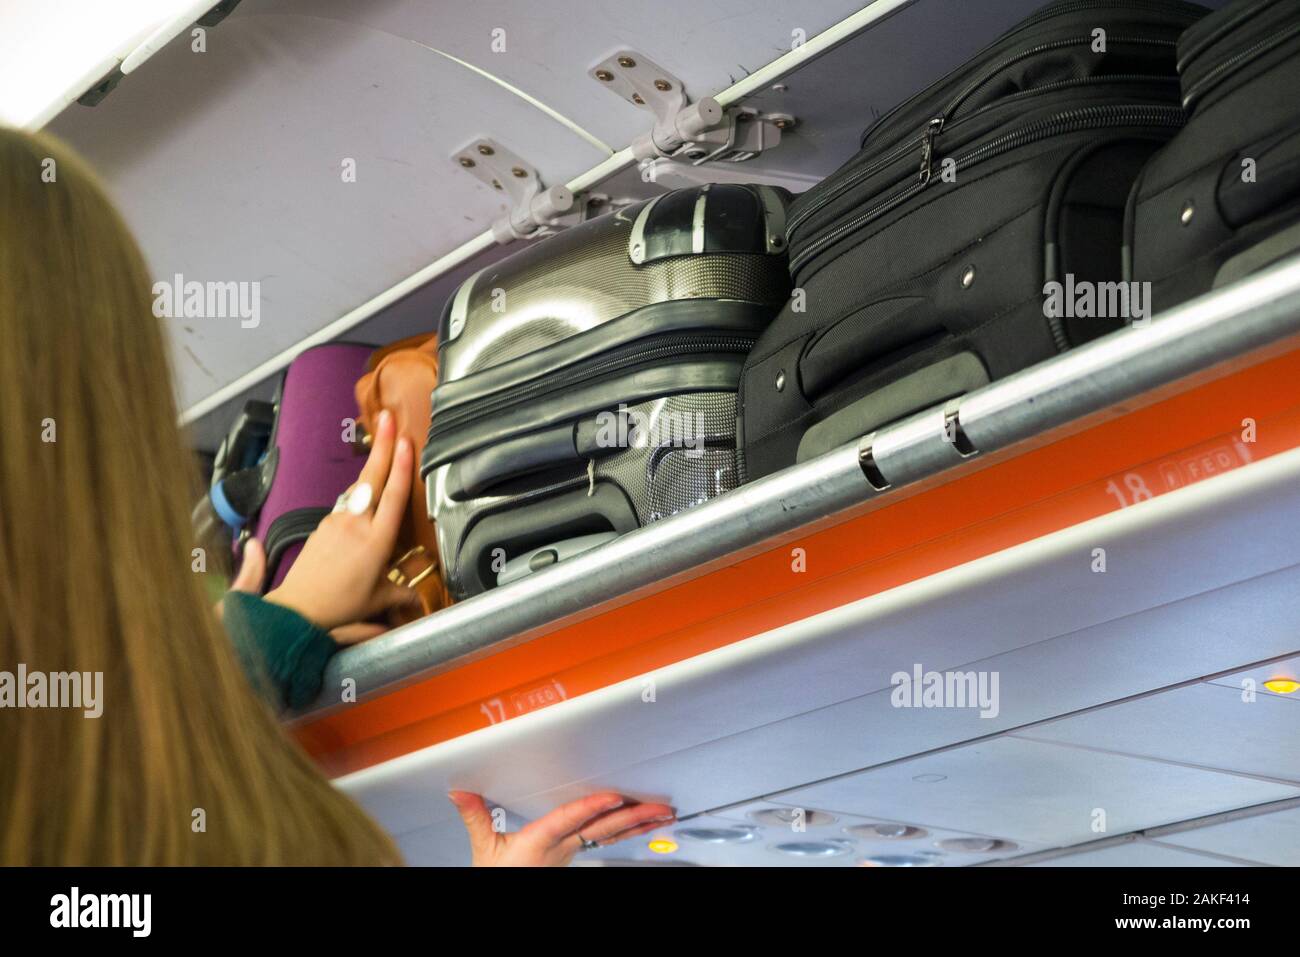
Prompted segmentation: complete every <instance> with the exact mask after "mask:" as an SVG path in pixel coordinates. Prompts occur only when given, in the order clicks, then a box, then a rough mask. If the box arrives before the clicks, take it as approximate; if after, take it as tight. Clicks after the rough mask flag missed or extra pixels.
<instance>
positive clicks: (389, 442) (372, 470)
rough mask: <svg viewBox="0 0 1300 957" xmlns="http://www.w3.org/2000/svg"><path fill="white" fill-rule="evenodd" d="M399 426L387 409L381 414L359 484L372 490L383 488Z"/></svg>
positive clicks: (391, 460) (358, 480)
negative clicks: (364, 483)
mask: <svg viewBox="0 0 1300 957" xmlns="http://www.w3.org/2000/svg"><path fill="white" fill-rule="evenodd" d="M396 431H397V426H396V425H395V424H394V423H393V414H392V413H391V412H389V411H388V410H387V409H384V410H383V411H382V412H380V413H379V424H378V425H377V427H376V429H375V435H374V442H373V443H372V444H371V446H370V457H369V458H368V459H366V464H365V466H364V467H362V469H361V477H360V478H359V479H357V484H360V483H362V482H366V483H368V484H369V485H370V487H371V488H372V489H377V488H383V487H384V479H386V478H387V477H388V470H389V468H390V467H391V465H392V462H393V445H394V435H395V433H396Z"/></svg>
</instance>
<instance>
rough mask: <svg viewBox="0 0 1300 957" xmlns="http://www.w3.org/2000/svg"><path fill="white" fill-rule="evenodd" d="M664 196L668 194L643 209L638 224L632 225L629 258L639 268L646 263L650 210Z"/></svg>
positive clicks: (639, 214) (628, 246)
mask: <svg viewBox="0 0 1300 957" xmlns="http://www.w3.org/2000/svg"><path fill="white" fill-rule="evenodd" d="M664 195H667V194H660V195H659V196H656V197H655V198H654V199H652V200H650V202H648V203H646V204H645V205H644V206H642V207H641V212H639V213H638V214H637V217H636V222H634V223H633V224H632V234H631V235H630V236H628V237H627V258H628V259H629V260H630V261H632V262H633V263H635V264H636V265H638V266H639V265H641V263H643V262H645V224H646V223H647V222H648V221H649V219H650V210H652V209H654V207H655V203H657V202H659V200H660V199H662V198H663V197H664Z"/></svg>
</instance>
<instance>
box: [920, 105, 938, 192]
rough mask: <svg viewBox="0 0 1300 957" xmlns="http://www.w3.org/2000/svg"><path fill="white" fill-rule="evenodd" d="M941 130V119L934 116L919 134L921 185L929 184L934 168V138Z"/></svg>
mask: <svg viewBox="0 0 1300 957" xmlns="http://www.w3.org/2000/svg"><path fill="white" fill-rule="evenodd" d="M942 129H943V117H942V116H936V117H935V118H934V119H932V120H931V121H930V122H929V124H928V125H927V126H926V128H925V132H924V133H922V134H921V185H922V186H926V185H928V184H929V182H930V175H931V173H932V172H933V167H934V138H935V137H936V136H938V135H939V131H940V130H942Z"/></svg>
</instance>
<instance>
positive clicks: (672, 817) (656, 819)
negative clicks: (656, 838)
mask: <svg viewBox="0 0 1300 957" xmlns="http://www.w3.org/2000/svg"><path fill="white" fill-rule="evenodd" d="M650 820H652V821H654V822H655V823H659V822H660V821H675V820H677V815H676V814H665V815H664V816H663V817H652V818H651V819H650Z"/></svg>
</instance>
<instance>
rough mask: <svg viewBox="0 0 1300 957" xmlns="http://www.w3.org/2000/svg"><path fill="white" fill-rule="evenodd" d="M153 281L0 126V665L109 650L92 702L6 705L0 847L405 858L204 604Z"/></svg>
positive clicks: (35, 139) (100, 660)
mask: <svg viewBox="0 0 1300 957" xmlns="http://www.w3.org/2000/svg"><path fill="white" fill-rule="evenodd" d="M150 289H151V283H150V281H149V278H148V273H147V271H146V269H145V264H144V260H143V258H142V256H141V254H140V252H139V249H138V248H137V246H136V244H135V242H134V241H133V239H132V238H131V235H130V233H129V232H128V230H127V228H126V226H125V225H124V223H123V221H122V219H121V218H120V217H119V215H118V213H117V212H116V210H115V209H114V208H113V206H112V204H111V203H110V202H109V201H108V199H107V198H106V196H105V193H104V191H103V189H102V188H101V187H100V185H99V183H98V181H97V180H96V178H95V176H94V175H93V174H92V173H91V172H90V170H89V169H88V168H87V167H86V166H85V165H84V164H83V163H82V162H81V160H80V159H79V158H78V157H77V156H76V155H75V154H74V153H73V152H72V151H71V150H70V149H69V148H68V147H66V146H64V145H63V144H61V143H59V142H58V141H56V140H54V139H52V138H50V137H46V136H32V135H29V134H25V133H20V132H16V131H12V130H2V129H0V407H3V409H4V427H3V429H0V670H6V671H9V672H10V673H11V674H15V673H16V670H17V668H18V666H19V665H20V664H22V665H25V666H26V669H27V670H28V672H29V673H30V672H33V671H40V672H44V673H46V674H51V673H56V672H73V671H76V672H83V673H85V672H91V673H93V672H102V673H103V691H102V715H101V716H100V717H98V718H89V717H86V716H85V715H84V714H83V711H82V710H80V709H75V708H52V707H46V708H23V709H10V708H4V709H3V710H0V723H2V725H3V727H2V729H0V769H3V770H2V771H0V864H4V865H14V864H81V865H116V864H383V863H400V857H399V855H398V852H397V850H396V848H395V846H394V845H393V843H392V841H391V839H390V838H389V837H388V836H387V835H386V834H385V833H384V832H383V831H382V830H381V829H380V828H379V827H378V826H377V825H376V824H375V823H374V822H373V821H372V820H370V819H369V818H368V817H367V816H366V815H365V813H364V812H363V811H362V810H361V809H360V808H359V807H358V806H357V805H356V804H354V803H353V802H352V801H351V800H349V799H348V798H347V797H346V796H345V795H343V794H342V793H340V792H338V791H337V790H335V789H334V788H333V787H331V786H330V785H329V783H328V782H327V781H326V780H325V779H324V778H323V777H322V776H321V775H320V773H319V772H318V771H317V770H316V769H315V767H314V766H313V765H312V764H311V763H310V761H309V760H308V759H307V757H306V756H305V755H304V754H303V753H302V752H301V751H300V750H299V749H298V748H297V746H296V745H294V744H293V743H291V742H290V741H289V739H288V738H287V737H286V736H285V734H284V733H283V731H282V730H281V728H280V727H279V725H278V723H277V722H276V720H275V717H274V715H273V714H272V713H271V711H270V710H269V708H267V707H266V706H265V705H264V704H263V703H262V702H261V701H260V700H259V699H258V698H256V697H255V696H254V694H253V692H252V690H251V688H250V685H249V683H248V681H247V680H246V679H245V677H244V675H243V674H242V673H241V671H240V667H239V664H238V662H237V659H236V656H235V654H234V652H233V650H232V648H231V645H230V642H229V640H228V638H227V636H226V635H225V634H224V633H222V631H221V628H220V625H219V624H218V623H217V622H216V620H215V618H214V616H213V614H212V610H211V607H210V605H209V599H208V598H207V597H206V596H205V593H204V589H203V586H202V582H201V580H200V578H201V576H200V575H198V574H196V573H195V572H194V570H193V567H192V563H193V557H192V555H191V549H192V548H193V542H192V541H191V538H192V535H191V531H190V525H189V518H188V516H189V504H190V501H191V495H192V492H193V490H194V489H196V488H198V483H197V475H196V469H195V468H194V463H193V460H192V457H191V456H190V455H189V453H187V452H186V451H185V449H184V447H183V443H182V439H181V436H180V433H179V431H178V428H177V425H176V421H177V414H176V407H175V400H174V397H173V393H172V384H171V378H170V373H169V362H168V354H167V349H166V345H165V338H164V335H163V331H162V328H161V323H160V321H159V320H158V319H157V318H155V317H154V315H153V312H152V298H151V294H150ZM21 693H22V689H19V694H21Z"/></svg>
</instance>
